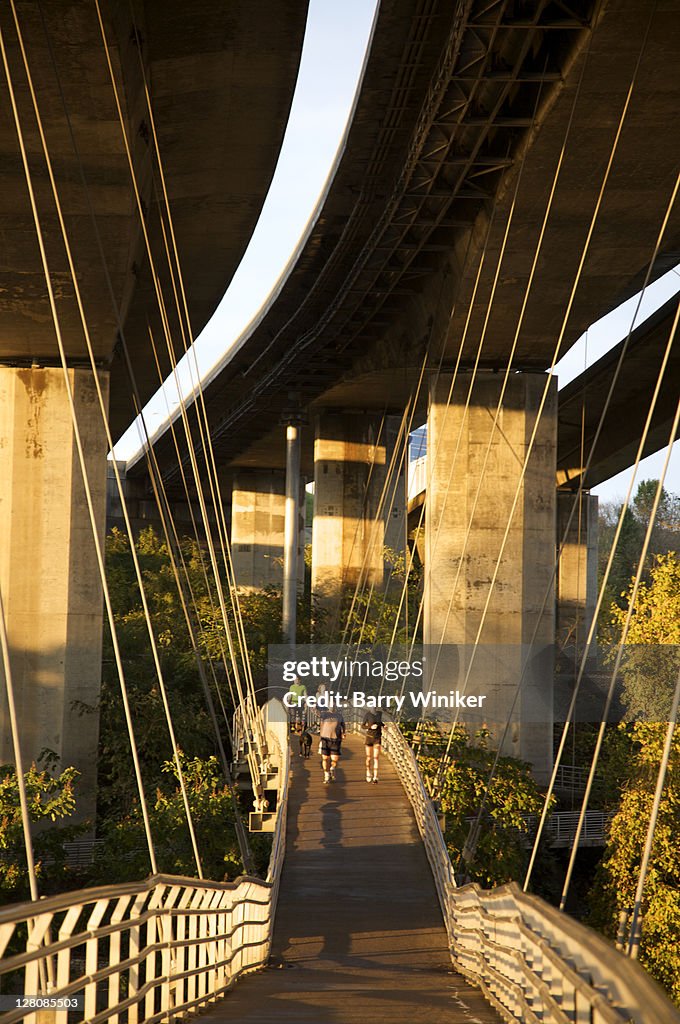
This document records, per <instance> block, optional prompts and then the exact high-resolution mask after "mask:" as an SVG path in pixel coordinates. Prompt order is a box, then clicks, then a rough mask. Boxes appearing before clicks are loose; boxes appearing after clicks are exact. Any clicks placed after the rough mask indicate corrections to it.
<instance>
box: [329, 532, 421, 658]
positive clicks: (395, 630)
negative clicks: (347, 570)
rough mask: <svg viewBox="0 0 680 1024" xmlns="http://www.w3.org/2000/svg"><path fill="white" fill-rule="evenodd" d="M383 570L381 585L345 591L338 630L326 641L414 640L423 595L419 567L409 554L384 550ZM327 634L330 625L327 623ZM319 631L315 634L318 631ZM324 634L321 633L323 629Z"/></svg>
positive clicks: (383, 642) (373, 642) (405, 642)
mask: <svg viewBox="0 0 680 1024" xmlns="http://www.w3.org/2000/svg"><path fill="white" fill-rule="evenodd" d="M383 563H384V569H385V577H384V585H383V586H381V587H371V586H370V585H366V586H361V587H359V588H348V590H347V592H346V593H345V595H344V597H343V601H342V605H341V610H340V628H339V634H338V635H337V636H330V635H328V636H327V642H329V643H337V642H338V641H339V639H340V636H341V635H342V634H343V632H344V634H345V636H346V637H347V639H348V641H350V642H353V643H358V642H359V641H361V643H363V644H368V645H375V644H388V645H389V644H390V643H394V644H402V645H403V644H407V643H410V642H411V641H412V639H413V630H414V629H415V627H416V623H418V624H419V625H418V635H419V636H420V634H421V632H422V623H420V616H419V615H418V610H419V606H420V597H421V594H422V566H421V564H420V562H419V561H417V560H412V559H411V556H410V554H409V553H406V554H404V552H400V551H395V550H394V549H393V548H389V547H385V548H383ZM325 625H326V627H327V628H326V632H328V629H329V628H330V629H332V627H333V623H327V624H325ZM317 632H318V631H317ZM322 632H323V630H322Z"/></svg>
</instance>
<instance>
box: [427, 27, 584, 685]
mask: <svg viewBox="0 0 680 1024" xmlns="http://www.w3.org/2000/svg"><path fill="white" fill-rule="evenodd" d="M591 39H592V36H590V37H589V41H588V46H587V48H586V51H585V54H584V59H583V61H582V64H581V72H580V75H579V79H578V82H577V84H576V89H575V91H574V99H573V102H572V105H571V109H570V112H569V118H568V121H567V125H566V129H565V133H564V138H563V140H562V146H561V148H560V153H559V156H558V159H557V163H556V165H555V170H554V172H553V177H552V182H551V185H550V191H549V194H548V199H547V202H546V207H545V211H544V213H543V219H542V222H541V227H540V230H539V233H538V238H537V241H536V245H535V247H534V255H533V258H532V262H531V267H530V270H529V276H528V278H527V283H526V286H525V288H524V295H523V297H522V304H521V307H520V311H519V315H518V318H517V326H516V328H515V334H514V337H513V340H512V344H511V346H510V352H509V355H508V361H507V364H506V368H505V372H504V375H503V382H502V385H501V389H500V392H499V396H498V401H497V403H496V410H495V412H494V416H493V421H492V425H491V429H490V431H489V440H488V442H487V445H486V449H485V452H484V458H483V460H482V467H481V470H480V471H479V479H478V482H477V489H476V491H475V495H474V498H473V500H472V507H471V509H470V514H469V516H468V522H467V527H466V530H465V536H464V538H463V545H462V551H461V553H460V557H459V560H458V568H457V571H456V577H455V580H454V582H453V585H452V587H451V594H450V598H449V602H448V606H447V609H446V614H445V617H444V622H443V624H442V630H441V635H440V638H439V643H438V645H437V655H436V660H435V665H434V669H433V674H436V671H437V667H438V665H439V657H440V653H441V649H442V646H443V644H444V639H445V637H446V632H447V628H448V623H449V618H450V615H451V610H452V608H453V599H454V596H455V594H456V590H457V588H458V584H459V580H460V575H461V572H462V568H463V564H464V557H465V553H466V551H467V549H468V544H469V541H470V536H471V533H472V524H473V521H474V517H475V512H476V510H477V505H478V502H479V498H480V495H481V492H482V487H483V483H484V475H485V473H486V469H487V466H488V463H489V458H490V455H491V451H492V448H493V442H494V437H495V435H496V431H497V430H498V423H499V420H500V417H501V413H502V410H503V401H504V398H505V393H506V390H507V387H508V382H509V379H510V374H511V372H512V368H513V363H514V359H515V353H516V351H517V346H518V344H519V339H520V336H521V332H522V327H523V325H524V317H525V314H526V309H527V305H528V302H529V296H530V294H531V292H532V288H533V284H534V279H535V276H536V270H537V268H538V262H539V259H540V255H541V252H542V249H543V241H544V238H545V233H546V230H547V227H548V221H549V219H550V214H551V212H552V208H553V201H554V198H555V193H556V191H557V185H558V183H559V180H560V175H561V171H562V165H563V163H564V157H565V153H566V151H567V145H568V142H569V138H570V135H571V129H572V125H573V121H574V115H575V112H576V108H577V105H578V100H579V96H580V93H581V86H582V83H583V78H584V74H585V70H586V67H587V64H588V57H589V54H590V40H591ZM539 105H540V92H539V96H538V99H537V101H536V109H535V111H534V121H535V117H536V112H537V111H538V108H539ZM528 149H529V147H528V146H527V148H526V150H525V153H524V156H526V153H527V152H528ZM523 169H524V159H523V160H522V163H521V165H520V169H519V173H518V176H517V181H516V185H515V192H514V195H513V199H512V205H511V208H510V213H509V217H508V223H507V224H506V230H505V233H504V236H503V242H502V245H501V250H500V253H499V258H498V264H497V267H496V273H495V275H494V280H493V286H492V289H491V295H490V298H489V302H488V304H487V309H486V314H485V318H484V323H483V326H482V332H481V341H480V350H481V345H482V344H483V340H484V337H485V335H486V331H487V326H488V323H489V320H490V317H491V308H492V306H493V302H494V298H495V294H496V286H497V284H498V279H499V275H500V269H501V265H502V262H503V257H504V254H505V248H506V244H507V240H508V236H509V231H510V224H511V221H512V214H513V211H514V208H515V203H516V200H517V196H518V193H519V189H520V184H521V178H522V171H523ZM478 365H479V360H477V362H476V363H475V367H474V370H473V379H472V380H471V382H470V387H469V390H468V394H467V399H466V404H465V410H464V412H463V415H462V417H461V426H460V430H459V433H458V439H457V442H456V449H455V453H454V458H453V462H452V465H451V472H450V473H449V480H448V486H447V490H446V493H445V497H444V502H446V497H447V496H448V493H449V490H450V487H451V483H452V481H453V466H454V464H455V460H456V457H457V455H458V451H459V446H460V441H461V438H462V434H463V429H464V424H465V418H466V415H467V413H468V408H469V404H470V400H471V397H472V391H473V388H474V385H475V379H474V378H475V376H476V373H477V369H478ZM450 402H451V395H450V396H449V404H450ZM443 521H444V508H443V507H442V510H441V515H440V518H439V523H438V524H437V531H436V534H435V540H434V546H435V547H436V545H437V541H438V539H439V534H440V530H441V526H442V523H443ZM539 619H540V617H539Z"/></svg>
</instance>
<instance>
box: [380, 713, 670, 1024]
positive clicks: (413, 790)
mask: <svg viewBox="0 0 680 1024" xmlns="http://www.w3.org/2000/svg"><path fill="white" fill-rule="evenodd" d="M383 738H384V748H385V750H386V752H387V753H388V754H389V755H390V757H391V759H392V761H393V763H394V766H395V768H396V770H397V773H398V775H399V777H400V779H401V782H402V784H403V786H404V789H405V790H406V793H407V795H408V797H409V800H410V801H411V805H412V807H413V811H414V814H415V818H416V822H417V824H418V829H419V832H420V835H421V837H422V840H423V843H424V844H425V849H426V851H427V856H428V859H429V861H430V865H431V868H432V874H433V876H434V881H435V886H436V888H437V893H438V895H439V900H440V903H441V905H442V911H443V915H444V923H445V925H446V930H447V933H448V936H449V946H450V949H451V957H452V960H453V963H454V966H455V967H456V969H457V970H458V971H460V973H461V974H463V975H465V976H466V977H467V978H469V979H470V980H471V981H472V982H474V984H476V985H478V986H479V987H480V988H481V989H482V991H483V992H484V994H485V996H486V998H487V999H488V1000H489V1002H490V1003H492V1005H493V1006H495V1007H496V1009H497V1010H498V1011H499V1013H500V1014H501V1015H502V1016H503V1017H504V1019H505V1020H507V1021H521V1022H522V1024H539V1022H540V1024H546V1022H548V1021H549V1022H551V1024H680V1011H678V1009H677V1008H676V1007H675V1006H674V1005H673V1004H672V1003H671V1002H670V1001H669V1000H668V999H667V998H666V996H665V995H664V993H663V992H662V991H661V989H660V988H659V987H658V986H657V984H656V983H655V982H654V981H653V980H652V979H651V978H650V977H649V975H647V974H646V973H645V971H644V970H643V969H642V967H640V965H639V964H637V963H635V962H634V961H631V960H629V959H628V958H627V957H625V956H623V955H622V954H621V953H619V952H618V951H617V950H616V949H615V948H614V947H613V946H612V945H610V944H609V943H608V942H607V941H606V939H604V938H602V937H601V936H600V935H598V934H597V933H596V932H593V931H591V930H590V929H589V928H586V927H585V926H584V925H581V924H579V923H578V922H577V921H575V920H574V919H573V918H571V917H569V916H568V915H567V914H563V913H560V911H558V910H556V909H555V908H554V907H551V906H550V905H549V904H548V903H545V902H544V901H543V900H541V899H540V898H539V897H537V896H533V895H528V894H526V893H523V892H522V891H521V889H520V888H519V887H518V886H517V885H516V884H515V883H514V882H513V883H511V884H509V885H503V886H499V887H498V888H496V889H491V890H484V889H480V888H479V886H477V885H474V884H473V885H466V886H463V887H462V888H457V887H456V884H455V880H454V878H453V873H452V868H451V863H450V860H449V856H448V851H447V849H446V844H445V842H444V838H443V836H442V832H441V829H440V827H439V821H438V819H437V815H436V813H435V810H434V807H433V805H432V801H431V800H430V798H429V796H428V794H427V792H426V790H425V787H424V785H423V782H422V779H421V776H420V772H419V770H418V765H417V763H416V760H415V757H414V755H413V751H412V750H411V748H410V747H409V745H408V743H407V742H406V740H405V738H404V736H403V735H402V733H401V732H400V730H399V728H398V726H397V725H396V724H395V723H393V722H390V723H389V724H387V726H386V728H385V729H384V731H383Z"/></svg>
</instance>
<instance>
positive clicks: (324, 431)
mask: <svg viewBox="0 0 680 1024" xmlns="http://www.w3.org/2000/svg"><path fill="white" fill-rule="evenodd" d="M381 424H382V416H381V414H380V413H377V412H371V411H369V412H367V411H365V410H358V409H357V410H351V411H344V410H343V411H336V410H332V411H326V412H322V413H320V414H319V415H318V417H317V420H316V427H315V437H314V524H313V530H312V600H313V602H314V604H315V606H316V608H318V609H322V610H323V613H324V614H325V616H326V618H327V621H328V623H329V625H330V626H332V625H335V626H337V621H336V619H337V614H338V611H339V606H340V602H341V600H342V595H343V593H344V592H346V591H348V590H350V589H351V588H354V587H355V586H356V583H357V580H359V579H360V578H362V579H365V580H366V584H367V586H368V587H370V586H371V585H374V586H381V585H382V582H383V546H384V537H385V521H384V517H383V515H382V514H380V498H381V494H382V492H383V487H384V483H385V472H386V438H385V429H384V425H383V428H382V430H381Z"/></svg>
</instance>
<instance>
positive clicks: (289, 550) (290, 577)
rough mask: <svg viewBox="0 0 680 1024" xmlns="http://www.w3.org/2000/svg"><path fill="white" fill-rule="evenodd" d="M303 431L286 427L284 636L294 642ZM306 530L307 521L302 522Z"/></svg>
mask: <svg viewBox="0 0 680 1024" xmlns="http://www.w3.org/2000/svg"><path fill="white" fill-rule="evenodd" d="M300 430H301V427H300V425H299V424H297V423H289V424H288V425H287V426H286V507H285V521H284V547H283V622H282V632H283V639H284V641H285V642H286V643H289V644H291V645H294V644H295V639H296V631H297V614H296V613H297V595H298V589H299V581H300V575H299V571H298V565H299V548H300V540H299V538H300V511H301V509H300V440H301V437H300ZM303 514H304V513H303ZM303 529H304V521H303Z"/></svg>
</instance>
